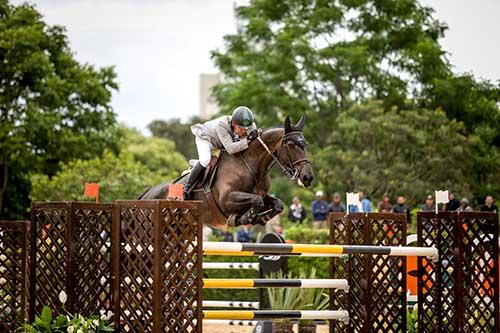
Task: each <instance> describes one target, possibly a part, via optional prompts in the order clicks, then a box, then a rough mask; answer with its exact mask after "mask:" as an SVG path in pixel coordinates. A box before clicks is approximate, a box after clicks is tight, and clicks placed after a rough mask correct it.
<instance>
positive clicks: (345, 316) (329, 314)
mask: <svg viewBox="0 0 500 333" xmlns="http://www.w3.org/2000/svg"><path fill="white" fill-rule="evenodd" d="M203 319H210V320H211V319H216V320H272V319H310V320H314V319H317V320H321V319H322V320H344V321H346V322H347V321H348V320H349V312H347V311H345V310H336V311H295V310H258V311H224V310H220V311H219V310H217V311H203Z"/></svg>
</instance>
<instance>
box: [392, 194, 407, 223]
mask: <svg viewBox="0 0 500 333" xmlns="http://www.w3.org/2000/svg"><path fill="white" fill-rule="evenodd" d="M405 201H406V198H405V197H404V196H402V195H398V198H397V202H396V204H395V205H394V206H393V207H392V211H393V212H394V213H399V214H406V221H407V222H408V224H410V223H411V214H410V207H409V206H408V205H407V204H405Z"/></svg>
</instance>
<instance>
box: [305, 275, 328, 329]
mask: <svg viewBox="0 0 500 333" xmlns="http://www.w3.org/2000/svg"><path fill="white" fill-rule="evenodd" d="M300 278H301V279H304V278H309V279H315V278H316V269H315V268H312V269H311V273H310V274H305V273H304V272H303V271H301V272H300ZM299 294H300V296H299V297H298V300H300V301H299V303H298V304H297V305H298V307H299V308H300V309H301V310H314V311H319V310H328V305H329V295H328V293H326V292H325V289H323V288H315V289H299ZM315 332H316V324H314V322H313V320H300V321H299V333H315Z"/></svg>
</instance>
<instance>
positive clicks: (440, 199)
mask: <svg viewBox="0 0 500 333" xmlns="http://www.w3.org/2000/svg"><path fill="white" fill-rule="evenodd" d="M449 201H450V200H449V199H448V190H446V191H436V214H437V213H438V204H440V203H442V204H445V203H448V202H449Z"/></svg>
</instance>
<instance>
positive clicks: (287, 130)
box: [285, 116, 292, 133]
mask: <svg viewBox="0 0 500 333" xmlns="http://www.w3.org/2000/svg"><path fill="white" fill-rule="evenodd" d="M291 131H292V127H291V125H290V117H288V116H286V118H285V133H290V132H291Z"/></svg>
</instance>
